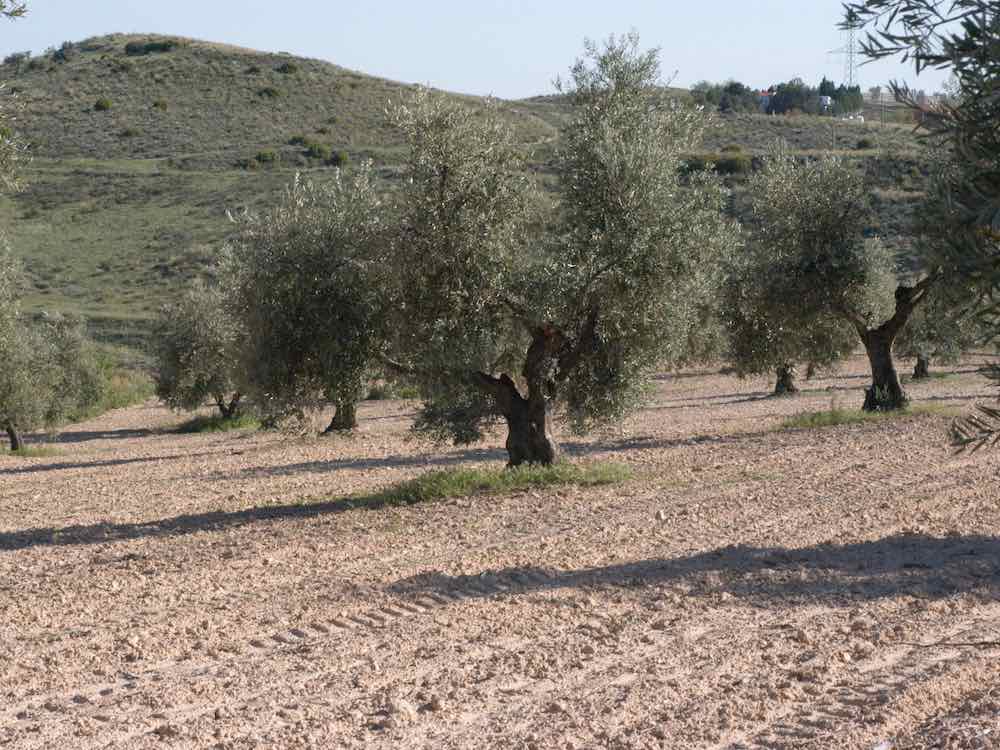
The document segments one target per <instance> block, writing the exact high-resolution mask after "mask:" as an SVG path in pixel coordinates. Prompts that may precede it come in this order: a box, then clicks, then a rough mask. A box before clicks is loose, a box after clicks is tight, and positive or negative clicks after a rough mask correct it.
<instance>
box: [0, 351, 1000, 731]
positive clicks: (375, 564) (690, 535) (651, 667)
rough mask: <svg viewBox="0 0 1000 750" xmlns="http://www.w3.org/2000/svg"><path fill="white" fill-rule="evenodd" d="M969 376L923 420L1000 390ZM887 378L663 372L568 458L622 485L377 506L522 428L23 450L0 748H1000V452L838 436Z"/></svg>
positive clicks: (406, 413)
mask: <svg viewBox="0 0 1000 750" xmlns="http://www.w3.org/2000/svg"><path fill="white" fill-rule="evenodd" d="M974 364H976V363H975V362H973V361H972V360H970V361H969V362H966V363H965V364H964V365H963V366H960V367H958V368H956V370H957V374H954V375H952V376H951V377H948V378H944V379H935V380H932V381H930V382H926V383H921V384H911V385H910V386H909V389H910V394H911V396H913V397H914V400H915V402H916V403H918V404H919V403H925V404H938V405H941V406H949V405H952V406H954V405H958V406H961V407H964V408H968V407H969V406H970V405H971V403H973V401H974V400H976V399H980V400H984V399H986V398H989V397H992V396H994V395H995V394H991V393H990V390H989V388H988V385H987V384H986V381H984V380H983V379H982V378H980V377H979V376H977V375H976V374H975V373H974V372H972V369H973V365H974ZM864 384H865V378H864V367H863V363H862V362H861V361H860V359H855V360H852V362H851V363H850V365H849V366H848V367H846V368H845V369H844V370H843V371H841V372H840V373H838V374H837V375H836V376H830V377H820V378H817V379H815V380H813V381H811V382H809V383H803V385H804V387H805V392H804V393H803V394H801V395H799V396H797V397H795V398H785V399H773V398H767V397H766V396H767V384H766V383H764V382H762V381H738V380H736V379H735V378H731V377H725V376H720V375H716V374H712V373H698V372H686V373H682V374H680V375H675V376H667V377H664V378H663V379H662V380H661V381H660V382H659V387H658V391H657V394H656V398H655V399H654V403H653V404H652V405H651V406H650V407H649V408H647V409H645V410H643V411H642V412H640V413H639V414H637V415H636V416H635V417H634V418H632V419H630V420H629V421H628V423H627V424H626V425H625V427H624V428H623V430H621V431H620V432H616V433H608V434H603V435H599V436H593V437H590V438H587V439H579V438H575V437H573V436H571V435H564V436H563V445H564V447H565V448H566V450H567V453H568V454H569V455H570V456H571V457H572V459H573V460H604V459H608V460H615V461H622V462H625V463H628V464H630V465H631V466H632V468H633V472H634V477H633V479H631V480H629V481H628V482H626V483H624V484H620V485H614V486H605V487H597V488H590V489H579V488H559V489H555V490H550V491H544V492H541V491H531V492H525V493H519V494H514V495H505V496H499V497H487V496H477V497H473V498H464V499H460V500H456V501H451V502H445V503H437V504H427V505H423V506H413V507H408V508H384V509H381V510H360V509H355V510H344V509H343V506H342V505H341V504H338V503H337V502H336V500H337V498H341V497H343V496H345V495H347V494H350V493H355V492H361V491H365V490H369V489H377V488H380V487H382V486H385V485H387V484H390V483H392V482H395V481H398V480H400V479H402V478H406V477H410V476H414V475H416V474H418V473H420V472H423V471H426V470H428V469H431V468H443V467H449V466H459V465H475V464H484V463H489V464H497V465H501V464H502V462H503V460H504V455H503V451H502V450H501V449H500V446H501V445H502V437H503V436H502V435H500V434H499V433H498V434H497V435H496V436H494V439H493V440H492V441H491V442H489V443H487V444H484V445H482V446H474V447H472V448H465V449H455V448H440V447H435V446H430V445H428V444H426V443H423V442H419V441H416V440H413V439H412V438H411V437H410V436H409V432H408V428H409V424H410V420H411V417H412V412H413V409H414V405H413V403H411V402H378V403H369V404H365V405H364V407H363V408H362V410H361V415H360V416H361V427H360V429H359V430H358V431H357V433H356V434H355V435H354V436H352V437H335V438H324V439H303V438H294V437H288V436H283V435H280V434H274V433H262V434H246V433H243V434H240V433H223V434H211V435H181V434H177V433H176V432H173V431H172V428H173V427H174V426H175V425H176V424H177V423H178V422H179V421H180V417H178V416H177V415H174V414H171V413H170V412H168V411H166V410H164V409H162V408H160V407H158V406H155V405H153V404H150V405H146V406H143V407H140V408H135V409H129V410H123V411H119V412H115V413H111V414H108V415H105V416H104V417H102V418H100V419H97V420H94V421H92V422H89V423H87V424H83V425H75V426H73V427H71V428H69V429H68V430H67V431H65V432H64V433H63V434H62V435H61V437H60V438H59V440H58V442H56V443H55V444H54V448H55V450H56V451H57V453H56V455H53V456H49V457H39V458H31V459H25V458H11V457H0V608H2V611H0V746H5V747H15V748H25V749H26V750H27V749H31V748H81V749H84V750H89V749H91V748H105V747H128V748H132V747H139V748H142V747H176V748H206V747H217V748H251V747H273V748H293V747H316V748H339V747H345V748H354V747H386V748H389V747H392V748H397V747H398V748H539V749H540V750H541V749H543V748H544V749H548V748H585V747H587V748H590V747H593V748H706V749H707V748H720V749H721V748H792V747H795V748H865V749H866V750H874V749H875V748H879V749H880V750H888V749H889V748H895V749H897V750H903V749H906V750H913V749H915V748H932V747H933V748H998V747H1000V687H998V686H1000V538H998V532H1000V489H998V484H997V478H998V476H997V475H998V467H1000V453H998V452H997V451H996V450H994V451H992V452H990V451H984V452H980V453H977V454H973V455H955V454H954V453H952V451H951V450H950V449H949V448H948V446H947V439H946V428H947V424H948V420H949V417H948V416H947V415H925V416H915V417H906V418H900V419H891V420H884V421H880V422H877V423H866V424H862V425H852V426H847V425H845V426H840V427H830V428H823V429H811V430H782V429H779V427H780V424H781V421H782V419H783V418H785V417H787V416H788V415H790V414H794V413H796V412H800V411H806V410H819V409H827V408H829V407H830V406H831V404H836V405H839V406H842V407H850V408H855V407H857V406H858V405H859V404H860V402H861V399H862V395H861V388H862V387H863V385H864Z"/></svg>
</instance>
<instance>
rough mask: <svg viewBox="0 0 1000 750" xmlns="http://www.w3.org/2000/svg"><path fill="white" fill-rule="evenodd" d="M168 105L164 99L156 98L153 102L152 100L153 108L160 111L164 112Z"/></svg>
mask: <svg viewBox="0 0 1000 750" xmlns="http://www.w3.org/2000/svg"><path fill="white" fill-rule="evenodd" d="M168 106H169V105H168V104H167V100H166V99H157V100H156V101H155V102H153V109H158V110H160V111H161V112H166V111H167V108H168Z"/></svg>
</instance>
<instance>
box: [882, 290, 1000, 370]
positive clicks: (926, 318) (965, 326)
mask: <svg viewBox="0 0 1000 750" xmlns="http://www.w3.org/2000/svg"><path fill="white" fill-rule="evenodd" d="M975 301H976V294H975V290H972V289H968V288H963V287H962V285H960V284H955V285H948V286H946V285H944V284H938V285H937V286H935V287H934V289H933V290H932V292H931V296H930V298H929V299H928V301H927V303H926V304H924V305H921V306H920V308H919V309H917V311H916V312H915V313H914V314H913V317H912V318H911V319H910V321H909V322H908V323H907V324H906V326H904V327H903V330H902V331H900V334H899V337H898V338H897V339H896V343H895V347H894V348H895V352H896V354H898V355H899V356H901V357H912V358H914V359H915V360H916V363H915V365H914V368H913V379H914V380H922V379H925V378H929V377H930V376H931V373H930V366H931V363H932V362H936V363H938V364H954V363H956V362H958V360H959V358H960V357H961V356H962V353H963V352H966V351H968V349H969V348H970V347H973V346H976V345H982V344H985V343H987V342H988V341H989V340H990V339H991V338H992V337H993V336H994V335H995V331H993V330H992V323H991V321H988V320H986V319H984V318H983V317H982V316H980V315H977V314H976V310H975V304H974V303H975Z"/></svg>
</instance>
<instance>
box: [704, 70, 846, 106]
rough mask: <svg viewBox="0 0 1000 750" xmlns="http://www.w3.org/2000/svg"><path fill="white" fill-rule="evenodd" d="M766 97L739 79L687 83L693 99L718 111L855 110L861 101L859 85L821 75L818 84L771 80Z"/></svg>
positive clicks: (799, 80)
mask: <svg viewBox="0 0 1000 750" xmlns="http://www.w3.org/2000/svg"><path fill="white" fill-rule="evenodd" d="M766 95H767V98H766V99H762V97H761V92H758V91H757V90H755V89H753V88H751V87H749V86H747V85H746V84H743V83H740V82H739V81H734V80H730V81H726V82H724V83H711V82H709V81H699V82H698V83H696V84H695V85H694V86H692V87H691V97H692V99H693V100H694V103H695V104H697V105H701V106H704V107H706V108H710V109H713V110H718V111H719V112H760V111H765V112H767V113H768V114H777V115H784V114H793V113H797V112H799V113H806V114H813V115H818V114H825V113H828V112H829V113H832V114H835V115H840V114H850V113H854V112H858V111H860V110H861V108H862V107H863V105H864V96H863V95H862V93H861V87H860V86H845V85H844V84H841V85H839V86H837V85H836V84H834V83H833V81H830V80H828V79H827V78H825V77H824V78H823V80H822V81H821V82H820V84H819V86H818V87H815V86H809V85H808V84H806V83H805V82H804V81H803V80H802V79H801V78H793V79H791V80H790V81H786V82H785V83H779V84H775V85H774V86H771V87H770V88H769V89H768V90H767V94H766ZM824 96H828V97H830V98H831V100H832V105H830V107H825V106H824V105H823V100H822V99H821V98H820V97H824Z"/></svg>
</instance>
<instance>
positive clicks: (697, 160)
mask: <svg viewBox="0 0 1000 750" xmlns="http://www.w3.org/2000/svg"><path fill="white" fill-rule="evenodd" d="M706 169H711V170H713V171H714V172H715V173H716V174H720V175H734V174H746V173H748V172H751V171H752V170H753V159H752V158H751V156H750V154H745V153H743V152H742V151H741V152H738V153H737V152H734V151H725V152H724V153H721V154H716V153H706V154H692V155H691V156H689V157H687V159H685V160H684V166H683V168H682V171H683V172H684V173H685V174H691V173H692V172H701V171H704V170H706Z"/></svg>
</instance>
